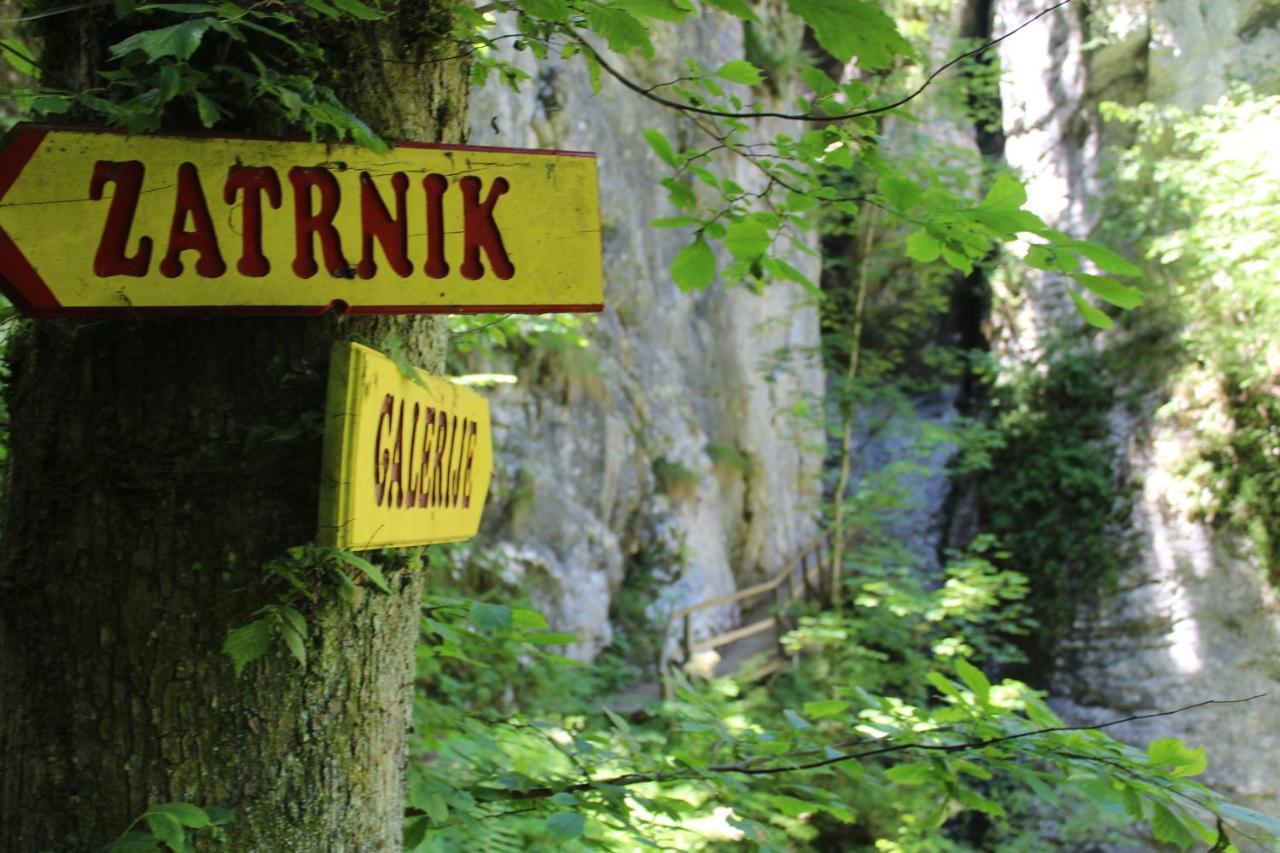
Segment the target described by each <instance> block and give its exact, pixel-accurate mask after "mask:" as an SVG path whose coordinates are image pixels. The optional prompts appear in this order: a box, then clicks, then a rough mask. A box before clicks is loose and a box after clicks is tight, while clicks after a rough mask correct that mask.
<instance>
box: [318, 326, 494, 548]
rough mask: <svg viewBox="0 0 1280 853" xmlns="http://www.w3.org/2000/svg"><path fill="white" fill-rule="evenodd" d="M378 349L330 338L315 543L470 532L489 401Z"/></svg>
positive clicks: (419, 541) (369, 544)
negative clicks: (405, 369)
mask: <svg viewBox="0 0 1280 853" xmlns="http://www.w3.org/2000/svg"><path fill="white" fill-rule="evenodd" d="M409 370H410V371H411V375H406V374H405V373H404V372H403V371H402V370H401V369H400V367H399V366H397V365H396V363H395V362H393V361H392V360H391V359H390V358H387V357H386V356H385V355H381V354H380V353H377V352H375V351H374V350H371V349H369V348H368V347H365V346H361V345H359V344H352V343H338V344H335V345H334V350H333V360H332V366H331V367H330V372H329V399H328V405H327V408H326V411H325V445H324V446H325V450H324V469H323V479H322V481H321V488H320V537H319V539H320V542H321V543H323V544H327V545H334V546H337V547H339V548H347V549H349V550H353V551H355V550H362V549H367V548H398V547H403V546H408V545H423V544H427V543H431V542H455V541H458V540H460V539H470V538H471V537H472V536H474V535H475V534H476V531H477V530H478V529H479V527H480V513H481V511H482V510H483V509H484V500H485V495H486V494H487V492H488V490H489V479H490V476H491V475H492V472H493V447H492V443H491V438H490V430H489V404H488V402H486V401H485V399H484V398H483V397H481V396H480V395H479V394H477V393H476V392H475V391H472V390H471V389H469V388H464V387H462V386H460V385H454V384H453V383H452V382H449V381H447V380H444V379H440V378H439V377H434V376H430V375H428V374H427V373H426V371H423V370H418V369H416V368H409Z"/></svg>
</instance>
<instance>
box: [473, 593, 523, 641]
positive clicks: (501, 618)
mask: <svg viewBox="0 0 1280 853" xmlns="http://www.w3.org/2000/svg"><path fill="white" fill-rule="evenodd" d="M471 624H472V625H474V626H475V627H476V629H477V630H480V631H483V632H484V633H486V634H506V633H509V632H510V631H511V628H512V624H513V623H512V619H511V608H510V607H507V606H506V605H503V604H489V603H487V602H484V601H477V602H474V603H473V604H472V605H471Z"/></svg>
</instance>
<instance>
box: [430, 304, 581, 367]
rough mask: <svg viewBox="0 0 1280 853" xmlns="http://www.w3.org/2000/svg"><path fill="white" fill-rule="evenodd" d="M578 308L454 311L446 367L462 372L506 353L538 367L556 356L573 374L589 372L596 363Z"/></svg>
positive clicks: (521, 361)
mask: <svg viewBox="0 0 1280 853" xmlns="http://www.w3.org/2000/svg"><path fill="white" fill-rule="evenodd" d="M593 322H594V321H593V320H592V319H590V318H584V317H582V316H581V315H578V314H533V315H520V314H501V315H498V314H456V315H453V316H451V317H449V339H450V340H449V343H450V346H449V355H448V359H449V360H448V370H449V371H450V372H451V373H455V374H464V373H468V372H470V371H471V370H472V369H474V367H475V365H476V364H485V363H492V362H493V361H495V360H498V359H500V358H502V357H504V356H510V357H511V358H512V359H513V360H515V361H516V362H518V363H520V364H522V365H527V366H528V367H529V368H530V369H534V370H536V368H538V367H539V366H540V365H541V364H543V363H547V362H551V361H555V363H557V364H558V365H559V366H561V367H564V368H566V372H568V373H571V374H577V375H581V374H585V373H593V372H595V370H596V363H595V361H594V357H593V355H592V354H591V351H590V342H589V341H588V340H587V337H586V334H585V332H586V330H587V329H588V328H590V327H591V325H592V324H593Z"/></svg>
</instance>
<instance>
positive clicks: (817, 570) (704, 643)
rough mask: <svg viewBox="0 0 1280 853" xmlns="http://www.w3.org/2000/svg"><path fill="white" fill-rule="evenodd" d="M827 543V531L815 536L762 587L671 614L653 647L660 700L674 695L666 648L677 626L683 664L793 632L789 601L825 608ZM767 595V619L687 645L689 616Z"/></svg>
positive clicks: (829, 575) (830, 590)
mask: <svg viewBox="0 0 1280 853" xmlns="http://www.w3.org/2000/svg"><path fill="white" fill-rule="evenodd" d="M832 539H833V536H832V534H831V533H830V532H829V531H828V532H825V533H820V534H818V535H817V536H815V537H814V538H813V539H811V540H809V541H808V542H807V543H806V544H805V545H804V547H802V548H801V549H800V552H799V553H798V554H796V556H795V557H793V558H792V559H791V560H790V562H788V563H787V565H786V566H785V567H783V568H782V569H781V570H780V571H779V572H778V573H777V574H775V575H774V576H773V577H771V578H769V579H768V580H766V581H763V582H761V583H758V584H755V585H753V586H749V587H746V588H744V589H740V590H738V591H737V592H734V593H730V594H729V595H721V596H718V597H716V598H709V599H707V600H706V601H699V602H698V603H697V604H691V605H689V606H688V607H681V608H680V609H679V610H674V611H672V613H671V615H670V617H668V619H667V624H666V627H665V628H664V629H663V632H662V645H661V646H660V647H659V649H660V651H659V654H658V674H659V676H660V677H661V678H662V695H663V696H664V697H666V698H668V699H669V698H671V697H672V696H673V695H674V692H675V688H674V685H673V683H672V680H671V664H672V660H671V655H670V653H669V651H668V649H669V646H670V645H671V642H670V641H671V636H672V632H673V631H674V630H675V629H676V627H677V626H680V638H681V639H680V650H681V652H682V653H683V660H682V661H681V662H682V663H686V664H687V663H688V662H689V661H691V660H692V659H693V656H694V655H695V654H697V653H698V652H703V651H708V650H710V649H718V648H720V647H722V646H727V645H729V644H730V643H736V642H737V641H738V640H744V639H746V638H747V637H754V636H755V635H756V634H760V633H763V632H765V631H769V630H776V629H777V628H778V627H779V626H780V625H784V626H785V627H788V628H790V627H793V626H790V625H786V620H787V619H788V608H787V606H786V605H787V602H788V601H789V600H790V601H794V600H797V599H800V598H804V597H810V598H811V597H815V596H819V597H821V600H822V601H823V602H824V603H830V602H831V600H832V597H833V594H834V592H835V583H834V578H835V573H834V571H832V567H831V566H830V563H831V543H832ZM770 594H771V595H772V596H773V608H772V614H771V615H770V616H768V617H767V618H764V619H759V620H757V621H755V622H752V623H750V624H749V625H742V626H739V627H737V628H733V629H732V630H729V631H723V632H721V633H719V634H715V635H713V636H710V637H706V638H704V639H701V640H696V641H695V640H694V639H693V618H692V617H693V614H695V613H697V612H699V611H701V610H709V609H710V608H712V607H723V606H725V605H727V604H735V603H738V602H744V601H749V600H753V599H757V598H760V597H762V596H765V595H770ZM782 634H783V632H782V631H777V636H778V637H779V639H780V638H781V636H782ZM779 651H781V649H779Z"/></svg>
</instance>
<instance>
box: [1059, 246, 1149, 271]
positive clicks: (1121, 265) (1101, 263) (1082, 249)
mask: <svg viewBox="0 0 1280 853" xmlns="http://www.w3.org/2000/svg"><path fill="white" fill-rule="evenodd" d="M1063 248H1067V249H1073V250H1074V251H1075V252H1076V254H1079V255H1083V256H1084V257H1086V258H1088V259H1089V260H1091V261H1093V262H1094V263H1095V264H1097V266H1098V269H1100V270H1102V271H1103V272H1109V273H1111V274H1112V275H1123V276H1140V275H1142V270H1141V269H1139V268H1138V267H1137V266H1135V265H1134V264H1132V263H1130V262H1129V261H1126V260H1125V259H1124V258H1122V257H1120V256H1119V255H1117V254H1116V253H1115V252H1113V251H1111V250H1110V249H1108V248H1107V247H1106V246H1102V245H1099V244H1098V243H1093V242H1090V241H1087V240H1072V241H1071V242H1070V243H1067V244H1066V245H1065V246H1063Z"/></svg>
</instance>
